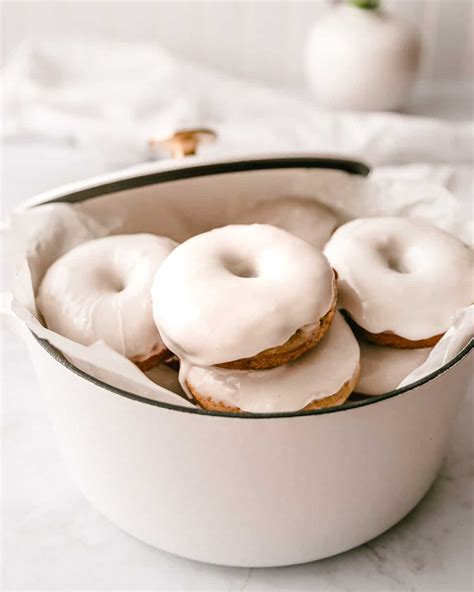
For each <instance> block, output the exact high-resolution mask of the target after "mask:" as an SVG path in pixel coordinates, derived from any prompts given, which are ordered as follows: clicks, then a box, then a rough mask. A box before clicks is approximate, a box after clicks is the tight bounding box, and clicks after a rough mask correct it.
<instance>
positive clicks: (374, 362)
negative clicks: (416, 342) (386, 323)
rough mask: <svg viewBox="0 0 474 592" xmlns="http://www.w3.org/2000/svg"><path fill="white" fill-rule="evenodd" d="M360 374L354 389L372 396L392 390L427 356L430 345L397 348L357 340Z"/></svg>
mask: <svg viewBox="0 0 474 592" xmlns="http://www.w3.org/2000/svg"><path fill="white" fill-rule="evenodd" d="M359 347H360V374H359V380H358V382H357V384H356V387H355V389H354V391H355V392H356V393H359V394H361V395H368V396H376V395H383V394H384V393H388V392H390V391H393V390H394V389H396V388H397V387H398V385H399V384H400V383H401V381H402V380H403V379H404V378H406V377H407V376H408V375H409V374H411V372H413V370H415V368H418V366H421V364H423V363H424V362H425V361H426V358H427V357H428V356H429V355H430V352H431V349H432V348H430V347H425V348H421V349H399V348H396V347H382V346H380V345H376V344H375V343H369V342H367V341H363V340H360V341H359Z"/></svg>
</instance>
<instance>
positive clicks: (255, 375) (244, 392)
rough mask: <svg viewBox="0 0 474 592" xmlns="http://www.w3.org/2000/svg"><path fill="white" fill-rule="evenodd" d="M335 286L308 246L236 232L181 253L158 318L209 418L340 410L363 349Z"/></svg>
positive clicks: (255, 231)
mask: <svg viewBox="0 0 474 592" xmlns="http://www.w3.org/2000/svg"><path fill="white" fill-rule="evenodd" d="M336 293H337V289H336V279H335V274H334V271H333V269H332V268H331V266H330V265H329V263H328V261H327V259H326V258H325V257H324V255H323V254H322V253H321V251H319V250H317V249H316V248H314V247H313V246H311V245H310V244H309V243H307V242H306V241H304V240H302V239H300V238H298V237H296V236H294V235H292V234H290V233H289V232H286V231H285V230H282V229H279V228H276V227H274V226H268V225H264V224H252V225H234V226H226V227H223V228H218V229H216V230H211V231H210V232H207V233H204V234H201V235H198V236H195V237H193V238H191V239H189V240H188V241H186V242H185V243H183V244H181V245H180V246H178V247H177V248H176V249H175V250H174V251H173V252H172V253H171V254H170V255H169V257H167V259H166V260H165V261H164V263H163V264H162V265H161V267H160V269H159V270H158V272H157V274H156V277H155V280H154V282H153V287H152V300H153V314H154V318H155V322H156V325H157V327H158V329H159V331H160V334H161V337H162V339H163V341H164V343H165V344H166V345H167V347H168V348H169V349H170V350H171V351H173V352H174V353H175V354H176V355H177V356H178V357H179V359H180V361H181V367H180V382H181V385H182V386H183V388H184V389H185V390H186V392H187V393H188V394H189V395H190V396H192V398H193V399H194V400H195V401H196V402H197V403H198V404H199V405H200V406H201V407H204V408H205V409H210V410H219V411H227V412H241V411H246V412H280V411H294V410H299V409H316V408H319V407H327V406H331V405H337V404H341V403H343V402H344V401H345V400H346V399H347V397H348V396H349V394H350V393H351V392H352V390H353V388H354V386H355V383H356V381H357V376H358V371H359V346H358V344H357V341H356V339H355V338H354V336H353V334H352V332H351V330H350V328H349V326H348V325H347V323H346V321H345V320H344V319H343V317H342V316H341V314H340V313H338V312H336Z"/></svg>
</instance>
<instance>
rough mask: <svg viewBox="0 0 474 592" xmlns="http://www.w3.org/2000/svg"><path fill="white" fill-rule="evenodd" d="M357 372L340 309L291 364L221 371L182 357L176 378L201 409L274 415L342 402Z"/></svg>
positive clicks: (356, 357)
mask: <svg viewBox="0 0 474 592" xmlns="http://www.w3.org/2000/svg"><path fill="white" fill-rule="evenodd" d="M358 372H359V346H358V343H357V340H356V338H355V337H354V335H353V334H352V331H351V329H350V328H349V326H348V325H347V323H346V322H345V320H344V318H343V316H342V315H341V313H339V312H338V313H336V315H335V317H334V321H333V322H332V324H331V327H330V328H329V331H328V333H327V335H326V336H325V338H324V339H323V340H322V341H321V342H320V343H318V345H317V346H316V347H315V348H313V349H311V350H310V351H308V352H306V353H305V354H304V355H303V356H301V357H300V358H299V359H298V360H295V361H294V362H290V363H289V364H286V365H284V366H279V367H278V368H273V369H271V370H225V369H223V368H218V367H216V366H212V367H209V368H202V367H200V366H193V365H191V364H189V362H186V361H184V362H182V363H181V369H180V375H179V380H180V383H181V385H182V387H183V389H184V390H185V391H186V392H187V393H188V394H189V395H192V397H193V398H194V400H195V401H196V402H197V403H198V404H199V405H200V406H201V407H203V408H204V409H208V410H213V411H227V412H231V413H239V412H242V411H244V412H250V413H278V412H290V411H299V410H301V409H305V410H309V409H320V408H323V407H333V406H335V405H341V404H342V403H344V401H345V400H346V399H347V397H348V396H349V395H350V393H351V392H352V390H353V388H354V386H355V384H356V382H357V376H358Z"/></svg>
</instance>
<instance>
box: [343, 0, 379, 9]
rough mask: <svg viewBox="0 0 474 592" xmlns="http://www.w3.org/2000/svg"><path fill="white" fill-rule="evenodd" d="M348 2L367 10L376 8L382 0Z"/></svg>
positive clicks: (353, 0)
mask: <svg viewBox="0 0 474 592" xmlns="http://www.w3.org/2000/svg"><path fill="white" fill-rule="evenodd" d="M347 3H348V4H352V6H357V8H365V9H366V10H376V9H377V8H378V7H379V6H380V0H347Z"/></svg>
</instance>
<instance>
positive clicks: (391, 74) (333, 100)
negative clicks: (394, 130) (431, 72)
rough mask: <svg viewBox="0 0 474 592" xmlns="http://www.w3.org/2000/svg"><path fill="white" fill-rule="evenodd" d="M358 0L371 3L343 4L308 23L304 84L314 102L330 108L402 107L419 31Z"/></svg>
mask: <svg viewBox="0 0 474 592" xmlns="http://www.w3.org/2000/svg"><path fill="white" fill-rule="evenodd" d="M354 3H357V0H354ZM359 4H366V5H370V6H371V8H361V7H359V6H355V5H354V4H351V3H350V2H348V3H343V4H340V5H337V6H335V7H333V8H331V10H329V12H328V13H327V14H326V15H325V16H324V17H322V18H321V19H320V20H319V21H318V22H317V23H316V25H315V26H314V27H313V29H312V31H311V33H310V35H309V38H308V42H307V45H306V53H305V71H306V78H307V82H308V85H309V87H310V89H311V91H312V93H313V95H314V97H315V99H316V101H317V102H318V104H319V105H320V106H323V107H326V108H329V109H344V110H355V111H388V110H397V109H401V108H402V107H403V106H404V105H405V104H406V102H407V99H408V97H409V94H410V91H411V89H412V87H413V83H414V82H415V79H416V74H417V70H418V64H419V57H420V40H419V35H418V33H417V32H416V31H415V29H414V28H413V27H412V26H411V25H410V24H408V23H406V22H405V21H403V20H401V19H399V18H397V17H395V16H393V15H389V14H387V13H386V12H384V11H383V10H382V9H381V8H379V7H378V6H377V5H378V2H375V1H374V2H369V1H368V0H367V1H366V2H363V0H360V1H359Z"/></svg>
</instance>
